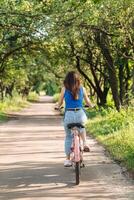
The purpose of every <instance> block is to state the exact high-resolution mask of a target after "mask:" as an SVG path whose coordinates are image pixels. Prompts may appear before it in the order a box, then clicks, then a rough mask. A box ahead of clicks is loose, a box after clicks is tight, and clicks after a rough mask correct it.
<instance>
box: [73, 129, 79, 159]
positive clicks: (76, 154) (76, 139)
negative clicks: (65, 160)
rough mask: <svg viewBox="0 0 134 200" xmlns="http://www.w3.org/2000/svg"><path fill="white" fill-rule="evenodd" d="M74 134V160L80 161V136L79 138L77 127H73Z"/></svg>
mask: <svg viewBox="0 0 134 200" xmlns="http://www.w3.org/2000/svg"><path fill="white" fill-rule="evenodd" d="M73 134H74V161H75V162H79V161H80V138H79V131H78V130H77V128H74V129H73Z"/></svg>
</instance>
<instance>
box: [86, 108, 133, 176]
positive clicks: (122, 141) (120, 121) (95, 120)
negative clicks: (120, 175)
mask: <svg viewBox="0 0 134 200" xmlns="http://www.w3.org/2000/svg"><path fill="white" fill-rule="evenodd" d="M88 116H89V118H90V119H89V121H88V123H87V130H88V131H89V132H90V133H91V134H92V135H94V136H95V137H96V138H97V140H99V141H100V142H101V143H102V144H103V145H104V146H105V147H106V149H107V150H108V151H109V152H110V154H111V155H112V156H113V158H114V159H115V160H117V161H119V162H120V163H122V164H123V165H124V166H125V167H127V169H128V170H131V171H133V172H134V110H133V108H129V109H127V110H125V109H123V110H122V111H121V112H120V113H119V112H117V111H115V110H114V109H108V110H107V109H102V110H100V111H98V112H96V110H92V111H90V112H88Z"/></svg>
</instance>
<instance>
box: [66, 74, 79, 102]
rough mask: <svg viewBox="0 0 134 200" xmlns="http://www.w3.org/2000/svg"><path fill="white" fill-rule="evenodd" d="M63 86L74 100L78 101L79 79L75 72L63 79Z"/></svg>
mask: <svg viewBox="0 0 134 200" xmlns="http://www.w3.org/2000/svg"><path fill="white" fill-rule="evenodd" d="M64 86H65V88H66V89H68V90H69V91H70V92H71V93H72V96H73V98H74V99H75V100H77V99H78V94H79V89H80V77H79V74H78V73H77V72H75V71H70V72H68V74H67V75H66V77H65V80H64Z"/></svg>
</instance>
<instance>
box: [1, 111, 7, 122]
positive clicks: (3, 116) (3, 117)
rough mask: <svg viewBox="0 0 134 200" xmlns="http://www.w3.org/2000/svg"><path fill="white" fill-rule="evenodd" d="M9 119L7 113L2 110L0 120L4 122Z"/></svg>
mask: <svg viewBox="0 0 134 200" xmlns="http://www.w3.org/2000/svg"><path fill="white" fill-rule="evenodd" d="M6 119H7V117H6V115H5V114H4V113H2V112H0V122H3V121H5V120H6Z"/></svg>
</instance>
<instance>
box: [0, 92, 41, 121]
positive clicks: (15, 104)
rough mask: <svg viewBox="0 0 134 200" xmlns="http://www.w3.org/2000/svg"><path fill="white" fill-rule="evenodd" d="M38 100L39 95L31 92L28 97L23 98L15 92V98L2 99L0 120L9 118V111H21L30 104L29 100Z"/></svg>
mask: <svg viewBox="0 0 134 200" xmlns="http://www.w3.org/2000/svg"><path fill="white" fill-rule="evenodd" d="M27 100H28V101H37V100H38V95H37V94H36V93H34V92H31V93H30V94H29V96H28V98H27V99H25V98H22V97H21V96H19V95H18V94H16V93H15V94H14V96H13V98H9V97H7V98H5V99H4V101H0V122H3V121H5V120H7V114H8V112H15V111H20V110H21V109H23V108H25V107H26V106H28V105H29V103H28V101H27Z"/></svg>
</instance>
